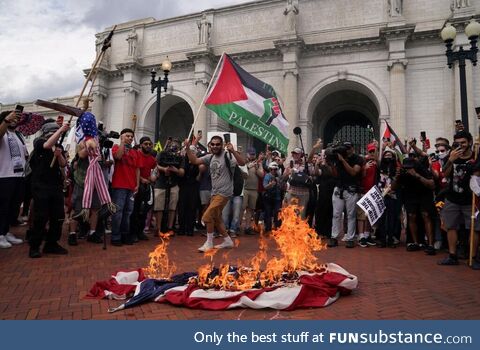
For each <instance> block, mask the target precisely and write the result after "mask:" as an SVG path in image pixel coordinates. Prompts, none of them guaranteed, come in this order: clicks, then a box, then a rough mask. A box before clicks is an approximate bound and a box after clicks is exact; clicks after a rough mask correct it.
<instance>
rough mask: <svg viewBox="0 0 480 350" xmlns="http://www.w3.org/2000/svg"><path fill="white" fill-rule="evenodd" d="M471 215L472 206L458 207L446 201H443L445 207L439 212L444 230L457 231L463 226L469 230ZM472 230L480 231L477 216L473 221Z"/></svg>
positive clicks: (479, 221)
mask: <svg viewBox="0 0 480 350" xmlns="http://www.w3.org/2000/svg"><path fill="white" fill-rule="evenodd" d="M471 215H472V206H471V205H470V204H467V205H460V204H456V203H453V202H450V201H448V200H445V205H444V206H443V208H442V210H441V211H440V216H441V218H442V221H443V225H444V226H445V229H446V230H458V229H460V227H461V226H462V224H464V225H465V228H466V229H468V230H469V229H470V224H471V218H470V216H471ZM474 230H475V231H480V220H479V218H478V216H477V217H476V218H475V221H474Z"/></svg>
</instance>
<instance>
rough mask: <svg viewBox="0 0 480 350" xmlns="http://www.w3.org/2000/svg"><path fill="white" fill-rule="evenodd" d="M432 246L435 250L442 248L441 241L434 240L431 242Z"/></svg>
mask: <svg viewBox="0 0 480 350" xmlns="http://www.w3.org/2000/svg"><path fill="white" fill-rule="evenodd" d="M433 247H434V248H435V250H440V249H442V241H436V242H435V243H434V244H433Z"/></svg>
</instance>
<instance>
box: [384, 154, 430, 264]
mask: <svg viewBox="0 0 480 350" xmlns="http://www.w3.org/2000/svg"><path fill="white" fill-rule="evenodd" d="M434 188H435V181H434V180H433V175H432V173H431V172H430V170H429V169H428V167H427V166H425V164H423V163H422V159H418V158H417V155H416V154H415V153H412V154H410V155H409V158H406V159H404V161H403V165H402V168H401V170H400V172H399V174H398V176H396V178H395V181H394V183H393V185H392V189H393V190H396V189H400V190H401V194H402V199H403V204H404V206H405V210H406V212H407V215H408V228H409V229H410V233H411V236H412V237H411V238H412V241H413V242H412V243H408V244H407V251H409V252H414V251H418V250H421V249H422V245H421V242H420V237H419V234H418V226H417V215H418V213H421V215H422V219H423V223H424V227H425V234H426V235H427V238H428V245H427V246H426V247H425V249H424V250H425V253H426V254H428V255H435V248H434V247H433V244H434V238H433V223H432V218H433V215H434V213H435V208H434V206H433V190H434Z"/></svg>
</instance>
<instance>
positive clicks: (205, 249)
mask: <svg viewBox="0 0 480 350" xmlns="http://www.w3.org/2000/svg"><path fill="white" fill-rule="evenodd" d="M212 249H213V243H212V242H209V241H206V242H205V243H203V245H202V246H201V247H200V248H198V251H199V252H202V253H205V252H208V251H209V250H212Z"/></svg>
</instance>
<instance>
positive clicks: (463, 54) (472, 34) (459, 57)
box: [440, 19, 480, 131]
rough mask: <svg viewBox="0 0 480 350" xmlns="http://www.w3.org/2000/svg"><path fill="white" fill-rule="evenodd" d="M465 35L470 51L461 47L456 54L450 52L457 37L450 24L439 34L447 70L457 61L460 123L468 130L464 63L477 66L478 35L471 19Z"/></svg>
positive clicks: (477, 27)
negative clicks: (470, 62)
mask: <svg viewBox="0 0 480 350" xmlns="http://www.w3.org/2000/svg"><path fill="white" fill-rule="evenodd" d="M465 34H466V35H467V37H468V39H469V40H470V46H471V47H470V50H464V49H463V46H460V49H459V50H458V51H456V52H454V51H453V50H452V46H453V41H454V40H455V38H456V36H457V30H456V29H455V27H453V26H452V25H451V24H450V23H447V24H446V25H445V27H444V28H443V29H442V32H441V33H440V35H441V37H442V40H443V41H444V42H445V46H446V47H447V52H446V55H447V64H448V67H449V68H452V65H453V63H454V62H455V61H458V68H459V71H460V100H461V108H462V123H463V126H464V128H465V130H467V131H468V130H469V128H468V104H467V79H466V75H465V62H466V60H467V59H468V60H470V61H472V64H473V65H474V66H476V65H477V52H478V47H477V39H478V36H479V35H480V23H478V22H477V21H475V19H472V20H471V21H470V23H469V24H468V25H467V26H466V27H465Z"/></svg>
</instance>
